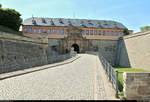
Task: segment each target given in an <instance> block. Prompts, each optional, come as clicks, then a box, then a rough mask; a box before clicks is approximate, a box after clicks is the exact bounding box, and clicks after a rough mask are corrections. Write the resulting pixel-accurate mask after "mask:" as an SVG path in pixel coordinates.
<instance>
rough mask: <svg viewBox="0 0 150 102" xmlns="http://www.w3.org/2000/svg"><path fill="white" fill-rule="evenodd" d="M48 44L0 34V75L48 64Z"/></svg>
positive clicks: (42, 41)
mask: <svg viewBox="0 0 150 102" xmlns="http://www.w3.org/2000/svg"><path fill="white" fill-rule="evenodd" d="M46 47H47V42H46V40H45V41H44V40H43V39H31V38H27V37H22V36H16V35H12V34H9V33H3V32H0V74H1V73H6V72H11V71H16V70H20V69H25V68H29V67H34V66H39V65H44V64H47V55H46Z"/></svg>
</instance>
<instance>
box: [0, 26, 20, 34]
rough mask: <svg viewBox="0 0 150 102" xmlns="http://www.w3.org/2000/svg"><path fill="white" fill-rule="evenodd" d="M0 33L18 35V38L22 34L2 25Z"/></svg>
mask: <svg viewBox="0 0 150 102" xmlns="http://www.w3.org/2000/svg"><path fill="white" fill-rule="evenodd" d="M0 31H1V32H6V33H10V34H14V35H19V36H23V34H21V33H19V32H17V31H14V30H12V29H10V28H8V27H4V26H2V25H0Z"/></svg>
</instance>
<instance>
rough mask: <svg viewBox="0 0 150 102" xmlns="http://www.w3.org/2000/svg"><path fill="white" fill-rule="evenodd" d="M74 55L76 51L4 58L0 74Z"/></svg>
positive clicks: (0, 65) (57, 60)
mask: <svg viewBox="0 0 150 102" xmlns="http://www.w3.org/2000/svg"><path fill="white" fill-rule="evenodd" d="M74 56H76V53H73V54H70V53H68V54H65V55H59V56H49V57H47V56H39V57H31V58H16V59H5V61H4V62H3V63H1V64H0V74H2V73H7V72H12V71H17V70H23V69H27V68H31V67H36V66H42V65H46V64H51V63H56V62H60V61H63V60H66V59H69V58H71V57H74Z"/></svg>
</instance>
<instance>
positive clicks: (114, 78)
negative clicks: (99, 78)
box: [98, 53, 118, 98]
mask: <svg viewBox="0 0 150 102" xmlns="http://www.w3.org/2000/svg"><path fill="white" fill-rule="evenodd" d="M98 56H99V59H100V61H101V63H102V65H103V67H104V70H105V72H106V74H107V76H108V78H109V81H110V82H111V83H112V86H113V88H114V90H115V96H116V97H117V98H118V71H116V70H114V69H113V67H112V66H111V64H110V63H109V62H108V61H107V60H106V59H105V58H104V57H103V56H102V55H101V54H100V53H99V55H98Z"/></svg>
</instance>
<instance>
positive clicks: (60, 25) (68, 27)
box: [23, 17, 132, 65]
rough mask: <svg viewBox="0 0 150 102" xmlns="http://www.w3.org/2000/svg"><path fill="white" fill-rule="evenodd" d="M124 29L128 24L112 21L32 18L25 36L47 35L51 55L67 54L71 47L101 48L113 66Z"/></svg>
mask: <svg viewBox="0 0 150 102" xmlns="http://www.w3.org/2000/svg"><path fill="white" fill-rule="evenodd" d="M124 29H127V27H125V26H124V25H123V24H121V23H119V22H116V21H109V20H90V19H65V18H37V17H32V18H28V19H26V20H24V22H23V35H25V36H28V37H32V38H40V37H43V36H44V37H47V38H48V42H49V45H48V48H47V53H48V54H49V55H50V56H52V55H57V54H64V53H68V52H70V51H71V49H72V48H73V49H74V51H76V52H78V53H84V52H86V51H99V52H101V54H103V56H104V57H105V58H106V59H108V61H109V62H110V63H112V64H113V65H114V64H115V59H116V55H117V46H118V39H119V38H120V37H122V36H123V35H124V33H123V31H124ZM130 32H132V31H130Z"/></svg>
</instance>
